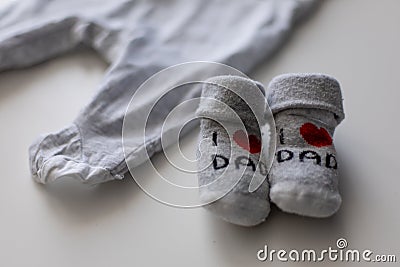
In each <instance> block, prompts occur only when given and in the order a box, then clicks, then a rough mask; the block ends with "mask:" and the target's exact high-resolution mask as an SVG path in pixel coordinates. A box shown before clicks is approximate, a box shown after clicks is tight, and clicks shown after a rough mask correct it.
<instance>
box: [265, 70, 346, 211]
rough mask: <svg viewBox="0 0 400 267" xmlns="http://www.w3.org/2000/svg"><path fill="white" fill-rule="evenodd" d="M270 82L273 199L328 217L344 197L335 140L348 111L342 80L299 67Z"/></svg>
mask: <svg viewBox="0 0 400 267" xmlns="http://www.w3.org/2000/svg"><path fill="white" fill-rule="evenodd" d="M268 87H269V88H268V89H269V90H268V97H267V98H268V103H269V105H270V107H271V110H272V112H273V114H274V118H275V125H276V130H277V133H278V134H277V151H276V157H275V160H274V163H273V164H272V168H271V171H270V173H269V175H268V176H269V181H270V185H271V191H270V198H271V201H272V202H273V203H275V204H276V205H277V206H278V207H279V208H280V209H282V210H283V211H286V212H290V213H295V214H300V215H304V216H311V217H317V218H323V217H329V216H331V215H333V214H334V213H336V212H337V211H338V209H339V207H340V204H341V202H342V198H341V196H340V194H339V188H338V185H339V167H338V163H337V159H336V158H337V156H336V150H335V145H334V142H333V135H334V132H335V128H336V127H337V126H338V125H339V124H340V122H341V121H342V120H343V119H344V117H345V114H344V110H343V98H342V92H341V88H340V85H339V82H338V81H337V80H336V79H335V78H333V77H331V76H329V75H325V74H319V73H296V74H284V75H280V76H278V77H275V78H274V79H273V80H272V81H271V83H270V84H269V86H268Z"/></svg>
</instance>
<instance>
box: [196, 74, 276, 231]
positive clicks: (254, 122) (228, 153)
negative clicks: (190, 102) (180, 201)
mask: <svg viewBox="0 0 400 267" xmlns="http://www.w3.org/2000/svg"><path fill="white" fill-rule="evenodd" d="M207 83H209V84H207V85H204V86H203V90H202V95H201V97H202V99H201V102H200V105H199V108H198V110H197V112H196V115H198V116H200V117H202V119H201V123H200V128H201V130H200V138H199V140H200V146H199V147H200V148H201V153H199V154H200V157H199V170H200V172H199V173H198V179H199V186H200V191H199V193H200V200H201V201H202V203H210V202H212V203H211V204H209V205H206V206H204V207H205V208H206V209H208V210H209V211H211V212H213V213H214V214H216V215H217V216H219V217H221V218H222V219H224V220H226V221H228V222H230V223H234V224H237V225H242V226H254V225H257V224H259V223H261V222H263V221H264V220H265V219H266V217H267V216H268V214H269V211H270V205H269V199H268V192H269V185H268V179H266V176H267V171H268V170H267V163H266V159H265V156H266V154H265V153H262V152H263V151H262V139H261V129H262V128H263V126H264V125H265V124H266V121H265V116H264V113H265V108H266V101H265V98H264V96H263V94H262V93H261V91H260V89H262V90H263V88H260V87H259V86H257V84H256V83H255V82H254V81H252V80H249V79H246V78H242V77H237V76H220V77H215V78H212V79H210V80H208V81H207ZM205 140H208V141H209V142H208V143H205V144H204V143H203V142H204V141H205ZM252 179H257V180H261V181H264V182H263V183H262V184H261V186H260V187H259V188H258V189H257V190H256V191H254V192H252V193H250V192H249V185H250V182H251V180H252Z"/></svg>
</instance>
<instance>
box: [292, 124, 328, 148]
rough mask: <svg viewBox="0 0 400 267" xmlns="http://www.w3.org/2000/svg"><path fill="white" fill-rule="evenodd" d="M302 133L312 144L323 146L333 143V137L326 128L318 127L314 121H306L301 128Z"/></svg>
mask: <svg viewBox="0 0 400 267" xmlns="http://www.w3.org/2000/svg"><path fill="white" fill-rule="evenodd" d="M300 134H301V136H302V137H303V138H304V140H306V142H307V143H309V144H310V145H312V146H315V147H323V146H330V145H332V137H331V136H330V135H329V133H328V131H327V130H325V128H322V127H321V128H318V127H317V126H315V125H314V124H312V123H305V124H303V126H301V128H300Z"/></svg>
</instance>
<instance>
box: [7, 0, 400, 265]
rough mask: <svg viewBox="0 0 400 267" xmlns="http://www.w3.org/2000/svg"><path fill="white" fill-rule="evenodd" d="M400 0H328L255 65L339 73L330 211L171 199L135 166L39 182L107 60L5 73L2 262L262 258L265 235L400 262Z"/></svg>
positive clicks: (81, 57)
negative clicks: (47, 141)
mask: <svg viewBox="0 0 400 267" xmlns="http://www.w3.org/2000/svg"><path fill="white" fill-rule="evenodd" d="M399 10H400V1H397V0H382V1H377V0H329V1H325V3H324V4H323V5H322V6H321V8H320V9H319V10H318V12H317V13H316V14H315V15H314V16H313V17H312V18H310V19H309V20H307V21H306V22H305V23H303V24H302V26H301V27H299V28H298V29H297V31H296V33H295V34H293V36H292V37H291V38H290V41H289V43H287V45H285V46H284V48H283V49H282V50H281V51H280V52H279V53H278V54H277V55H276V56H274V57H273V58H272V60H271V61H269V62H266V63H265V64H263V65H262V66H259V68H258V69H257V70H256V72H254V73H253V74H252V75H251V77H253V78H255V79H258V80H260V81H262V82H263V83H265V84H267V83H268V82H269V80H270V79H271V78H272V77H273V76H275V75H277V74H281V73H285V72H324V73H328V74H331V75H333V76H335V77H337V78H338V79H339V81H340V82H341V84H342V87H343V93H344V99H345V111H346V115H347V117H346V119H345V121H344V122H343V123H342V124H341V125H340V126H339V127H338V128H337V132H336V135H335V144H336V147H337V150H338V155H339V161H340V167H341V179H340V189H341V193H342V196H343V205H342V207H341V209H340V211H339V212H338V213H337V214H336V215H335V216H333V217H332V218H329V219H311V218H305V217H300V216H295V215H289V214H285V213H283V212H281V211H279V210H278V209H277V208H274V209H273V210H272V212H271V214H270V216H269V218H268V219H267V221H266V222H265V223H264V224H262V225H261V226H259V227H256V228H250V229H248V228H242V227H237V226H233V225H229V224H227V223H225V222H223V221H221V220H219V219H217V218H216V217H214V216H213V215H211V214H210V213H208V212H206V211H205V210H203V209H177V208H172V207H169V206H166V205H162V204H160V203H158V202H156V201H154V200H153V199H151V198H149V197H148V196H147V195H146V194H144V193H143V192H142V191H141V190H140V188H139V187H138V186H137V185H136V184H135V182H134V181H133V179H131V178H127V179H125V180H124V181H122V182H110V183H107V184H104V185H101V186H98V187H92V188H87V187H82V186H79V185H76V184H68V183H66V184H65V186H60V185H58V186H43V185H39V184H36V183H35V182H34V181H33V180H32V179H31V177H30V173H29V169H28V154H27V149H28V146H29V144H30V143H31V142H32V141H33V140H34V139H35V138H36V137H37V136H38V135H39V134H41V133H44V132H49V131H55V130H58V129H60V128H62V127H63V126H64V125H67V124H68V123H69V122H70V121H72V120H73V118H74V117H75V116H76V115H77V113H78V111H79V110H80V108H82V107H83V106H84V104H85V103H87V102H88V100H89V99H90V96H91V95H92V94H93V92H94V90H95V88H96V85H97V84H98V83H99V82H100V80H101V78H102V76H103V74H104V72H105V70H106V68H107V66H106V64H105V63H104V62H102V61H101V59H99V57H98V56H97V55H96V54H94V53H93V52H90V51H80V52H74V53H71V54H69V55H65V56H62V57H60V58H58V59H54V60H51V61H49V62H47V63H44V64H41V65H39V66H35V67H33V68H30V69H25V70H18V71H11V72H6V73H1V74H0V122H1V131H0V150H1V153H0V166H1V179H0V266H5V267H10V266H41V267H47V266H52V267H54V266H60V267H61V266H191V267H195V266H209V267H211V266H220V267H225V266H229V267H235V266H267V265H268V266H273V265H274V264H278V263H277V262H273V263H271V262H259V261H258V260H257V258H256V253H257V251H258V250H259V249H260V248H262V247H263V246H264V245H265V244H267V245H268V246H269V247H271V248H274V249H280V248H284V249H286V250H290V249H292V248H297V249H299V250H301V249H306V248H309V249H315V250H319V249H324V248H327V247H328V246H333V247H334V246H335V242H336V240H337V239H338V238H341V237H342V238H346V239H347V241H348V243H349V247H350V248H357V249H360V250H362V249H370V250H373V251H374V252H375V253H381V254H396V255H397V261H398V262H399V261H400V253H399V249H400V230H399V223H400V215H399V200H400V189H399V187H400V175H399V173H400V163H399V162H400V152H399V149H400V146H399V143H400V141H399V140H400V139H399V130H400V126H399V115H400V112H399V98H400V73H399V62H400V28H399V26H400V15H399ZM196 136H197V133H195V132H194V133H193V134H191V135H190V136H189V137H188V138H186V139H185V140H184V141H183V149H184V150H185V151H194V149H195V147H196V145H197V144H196ZM141 171H142V173H146V169H143V170H141ZM290 264H291V265H298V266H302V265H304V266H305V265H306V263H293V262H290V263H289V265H290ZM326 264H330V265H333V263H331V262H326ZM335 264H337V265H344V264H345V263H341V262H337V263H335ZM397 264H398V263H397ZM368 265H370V266H374V265H375V264H372V263H370V264H368ZM368 265H367V266H368ZM384 266H396V264H393V263H392V264H390V263H386V264H384Z"/></svg>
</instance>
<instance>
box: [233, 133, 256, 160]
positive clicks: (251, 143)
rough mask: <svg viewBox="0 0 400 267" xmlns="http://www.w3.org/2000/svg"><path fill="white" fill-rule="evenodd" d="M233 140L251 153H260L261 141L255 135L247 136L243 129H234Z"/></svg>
mask: <svg viewBox="0 0 400 267" xmlns="http://www.w3.org/2000/svg"><path fill="white" fill-rule="evenodd" d="M233 140H235V142H236V144H238V145H239V146H240V147H241V148H243V149H246V150H247V151H249V152H250V153H251V154H256V153H260V151H261V141H260V139H258V137H257V136H255V135H253V134H251V135H249V137H247V134H246V133H245V132H244V131H243V130H239V131H236V132H235V133H234V134H233Z"/></svg>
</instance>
